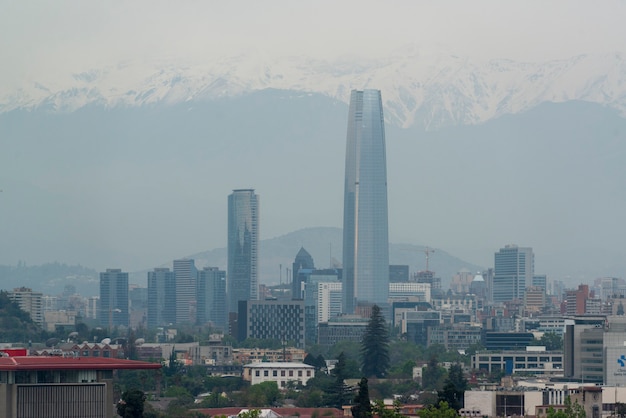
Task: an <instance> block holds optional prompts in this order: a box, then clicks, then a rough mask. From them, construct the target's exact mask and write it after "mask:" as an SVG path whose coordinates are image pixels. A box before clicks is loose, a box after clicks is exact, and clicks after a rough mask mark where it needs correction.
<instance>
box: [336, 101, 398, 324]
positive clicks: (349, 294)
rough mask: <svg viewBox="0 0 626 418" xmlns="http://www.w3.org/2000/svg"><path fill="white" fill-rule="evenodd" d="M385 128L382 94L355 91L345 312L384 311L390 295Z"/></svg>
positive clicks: (348, 157) (346, 231)
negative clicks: (362, 306) (359, 307)
mask: <svg viewBox="0 0 626 418" xmlns="http://www.w3.org/2000/svg"><path fill="white" fill-rule="evenodd" d="M387 216H388V215H387V163H386V156H385V127H384V120H383V106H382V99H381V94H380V91H379V90H364V91H357V90H353V91H352V94H351V97H350V108H349V112H348V132H347V140H346V166H345V188H344V206H343V296H344V297H343V311H344V312H345V313H354V312H356V310H357V309H356V308H357V305H358V304H366V305H367V304H378V305H379V306H381V307H384V306H385V305H386V304H387V298H388V294H389V233H388V219H387Z"/></svg>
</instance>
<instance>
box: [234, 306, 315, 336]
mask: <svg viewBox="0 0 626 418" xmlns="http://www.w3.org/2000/svg"><path fill="white" fill-rule="evenodd" d="M237 324H238V327H239V330H238V333H237V334H238V338H239V340H241V341H243V340H245V339H246V338H259V339H275V340H279V341H283V342H285V343H287V344H290V345H293V346H295V347H298V348H304V346H305V335H304V301H303V300H291V301H281V300H240V301H239V312H238V322H237Z"/></svg>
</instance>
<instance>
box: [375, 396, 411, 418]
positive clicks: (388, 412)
mask: <svg viewBox="0 0 626 418" xmlns="http://www.w3.org/2000/svg"><path fill="white" fill-rule="evenodd" d="M400 406H401V405H400V402H398V401H394V402H393V408H392V409H389V408H386V407H385V403H384V402H383V401H381V400H377V401H375V402H374V405H373V406H372V412H373V413H374V415H376V416H378V417H379V418H404V415H402V413H401V412H400Z"/></svg>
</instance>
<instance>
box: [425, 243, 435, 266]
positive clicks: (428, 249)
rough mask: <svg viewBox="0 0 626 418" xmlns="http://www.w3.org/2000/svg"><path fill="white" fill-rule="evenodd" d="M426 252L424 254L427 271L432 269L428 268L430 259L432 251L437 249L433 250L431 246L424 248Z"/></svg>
mask: <svg viewBox="0 0 626 418" xmlns="http://www.w3.org/2000/svg"><path fill="white" fill-rule="evenodd" d="M422 251H423V252H424V254H426V271H430V269H429V268H428V260H429V259H430V255H431V254H432V253H434V252H435V250H433V249H432V248H430V247H426V249H424V250H422Z"/></svg>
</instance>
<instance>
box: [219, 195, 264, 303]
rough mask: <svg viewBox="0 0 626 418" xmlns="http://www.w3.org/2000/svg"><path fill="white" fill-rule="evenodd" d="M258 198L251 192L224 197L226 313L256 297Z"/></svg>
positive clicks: (257, 293)
mask: <svg viewBox="0 0 626 418" xmlns="http://www.w3.org/2000/svg"><path fill="white" fill-rule="evenodd" d="M258 247H259V196H258V195H256V194H255V193H254V189H239V190H233V193H232V194H231V195H229V196H228V271H227V277H226V279H227V283H228V312H237V311H238V302H239V301H240V300H251V299H252V300H256V299H258V297H259V282H258V276H257V270H258V258H257V257H258Z"/></svg>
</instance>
